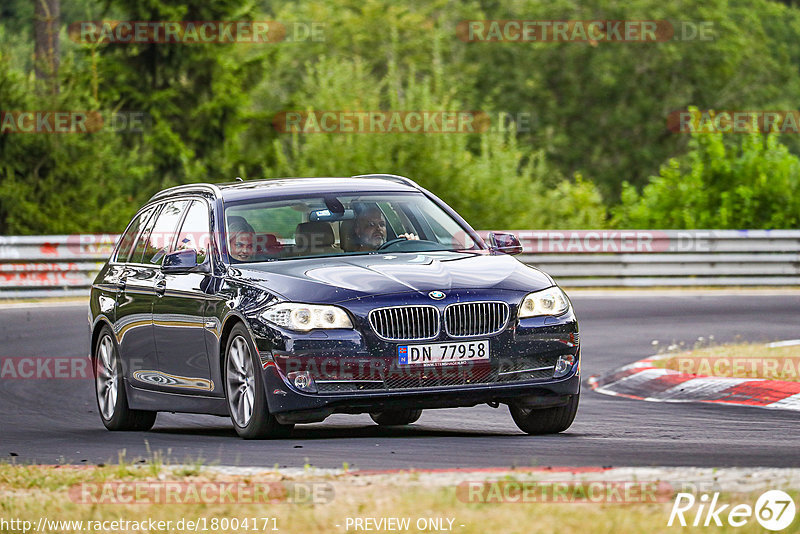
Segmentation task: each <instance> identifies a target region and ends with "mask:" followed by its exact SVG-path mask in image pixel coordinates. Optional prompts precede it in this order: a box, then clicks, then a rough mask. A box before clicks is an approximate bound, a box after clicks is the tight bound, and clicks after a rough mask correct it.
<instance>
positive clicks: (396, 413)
mask: <svg viewBox="0 0 800 534" xmlns="http://www.w3.org/2000/svg"><path fill="white" fill-rule="evenodd" d="M421 415H422V410H411V409H408V410H386V411H384V412H372V413H370V414H369V416H370V417H371V418H372V420H373V421H375V422H376V423H378V424H379V425H380V426H400V425H410V424H411V423H413V422H415V421H416V420H417V419H419V418H420V416H421Z"/></svg>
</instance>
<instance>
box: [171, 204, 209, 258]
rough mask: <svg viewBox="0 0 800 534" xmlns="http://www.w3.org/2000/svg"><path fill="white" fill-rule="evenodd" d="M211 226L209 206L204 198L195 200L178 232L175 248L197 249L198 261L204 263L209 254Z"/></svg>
mask: <svg viewBox="0 0 800 534" xmlns="http://www.w3.org/2000/svg"><path fill="white" fill-rule="evenodd" d="M209 228H210V226H209V212H208V206H207V205H206V203H205V202H203V201H202V200H195V201H193V202H192V205H191V206H189V211H188V212H187V213H186V219H184V221H183V226H182V227H181V231H180V233H179V234H178V242H177V245H176V247H175V250H190V249H194V250H196V251H197V263H203V262H204V261H206V257H207V256H208V250H209V243H210V242H211V232H210V231H209Z"/></svg>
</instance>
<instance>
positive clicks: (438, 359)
mask: <svg viewBox="0 0 800 534" xmlns="http://www.w3.org/2000/svg"><path fill="white" fill-rule="evenodd" d="M460 347H463V349H464V350H463V352H462V350H461V348H460ZM490 348H491V346H490V344H489V340H488V339H476V340H471V341H445V342H440V343H422V344H406V345H397V364H398V365H399V366H400V367H411V366H417V365H422V366H434V367H440V366H445V365H462V364H465V363H473V362H485V363H488V362H489V361H490V351H489V349H490Z"/></svg>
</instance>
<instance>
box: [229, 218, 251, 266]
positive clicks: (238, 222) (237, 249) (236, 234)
mask: <svg viewBox="0 0 800 534" xmlns="http://www.w3.org/2000/svg"><path fill="white" fill-rule="evenodd" d="M255 234H256V231H255V230H254V229H253V227H252V226H250V223H248V222H247V219H245V218H244V217H239V216H234V217H228V245H229V246H228V251H229V253H230V255H231V257H232V258H233V259H235V260H238V261H251V260H252V259H253V256H254V254H255Z"/></svg>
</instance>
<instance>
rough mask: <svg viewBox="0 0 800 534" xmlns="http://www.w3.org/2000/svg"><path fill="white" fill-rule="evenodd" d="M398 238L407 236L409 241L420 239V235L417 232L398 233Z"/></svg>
mask: <svg viewBox="0 0 800 534" xmlns="http://www.w3.org/2000/svg"><path fill="white" fill-rule="evenodd" d="M397 237H398V238H400V237H405V238H406V239H408V240H409V241H419V236H417V234H412V233H407V234H398V235H397Z"/></svg>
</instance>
